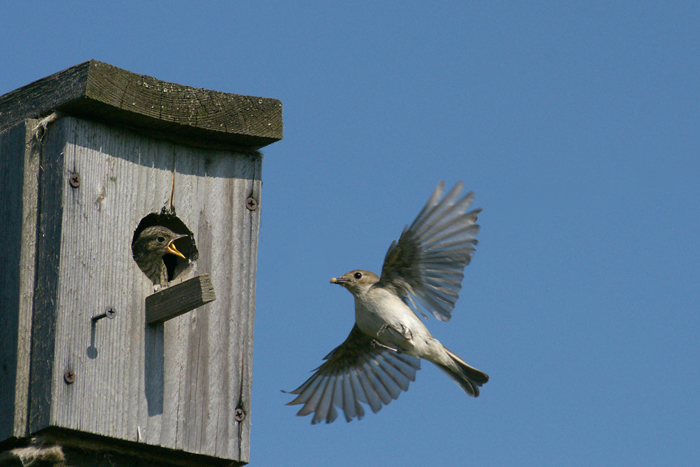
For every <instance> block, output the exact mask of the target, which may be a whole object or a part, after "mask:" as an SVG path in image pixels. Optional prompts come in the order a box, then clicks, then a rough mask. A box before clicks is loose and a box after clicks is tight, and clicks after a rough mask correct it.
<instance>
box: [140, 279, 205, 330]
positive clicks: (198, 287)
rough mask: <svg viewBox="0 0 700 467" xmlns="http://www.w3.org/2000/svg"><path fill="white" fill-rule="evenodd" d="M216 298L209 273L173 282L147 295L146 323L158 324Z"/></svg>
mask: <svg viewBox="0 0 700 467" xmlns="http://www.w3.org/2000/svg"><path fill="white" fill-rule="evenodd" d="M214 300H216V293H215V292H214V285H213V284H212V283H211V278H210V277H209V274H202V275H200V276H197V277H193V278H192V279H189V280H186V281H185V282H181V283H179V284H173V285H171V286H170V287H166V288H164V289H163V290H159V291H158V292H156V293H154V294H151V295H149V296H148V297H146V323H148V324H157V323H162V322H164V321H167V320H169V319H173V318H176V317H178V316H180V315H183V314H185V313H187V312H188V311H191V310H194V309H195V308H199V307H200V306H202V305H206V304H207V303H209V302H213V301H214Z"/></svg>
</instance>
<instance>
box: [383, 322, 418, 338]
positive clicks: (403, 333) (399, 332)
mask: <svg viewBox="0 0 700 467" xmlns="http://www.w3.org/2000/svg"><path fill="white" fill-rule="evenodd" d="M399 326H400V328H397V327H396V326H392V325H390V324H384V325H382V327H381V328H379V331H377V336H381V335H382V334H383V333H384V332H386V331H390V332H391V333H392V334H394V335H395V336H397V337H400V338H402V339H405V340H407V341H410V340H413V332H411V330H410V329H408V328H407V327H406V326H404V325H403V324H399Z"/></svg>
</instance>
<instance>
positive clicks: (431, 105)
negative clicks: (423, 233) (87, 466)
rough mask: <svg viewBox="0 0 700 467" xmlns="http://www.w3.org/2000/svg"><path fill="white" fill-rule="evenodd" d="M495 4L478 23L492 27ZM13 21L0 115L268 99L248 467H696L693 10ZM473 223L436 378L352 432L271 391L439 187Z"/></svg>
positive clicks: (699, 164)
mask: <svg viewBox="0 0 700 467" xmlns="http://www.w3.org/2000/svg"><path fill="white" fill-rule="evenodd" d="M483 3H487V5H482V4H483ZM99 5H101V4H98V3H96V2H55V3H54V2H44V1H39V2H34V3H32V4H31V5H30V4H29V3H26V2H13V3H8V4H7V5H5V6H4V7H3V14H2V15H1V16H0V41H1V43H2V44H3V46H2V47H0V63H2V67H1V68H0V93H2V94H4V93H6V92H8V91H11V90H13V89H15V88H18V87H20V86H23V85H25V84H28V83H30V82H32V81H34V80H36V79H38V78H42V77H44V76H47V75H49V74H52V73H54V72H57V71H59V70H62V69H65V68H67V67H70V66H72V65H75V64H78V63H80V62H83V61H85V60H88V59H91V58H94V59H98V60H102V61H105V62H107V63H110V64H113V65H116V66H119V67H122V68H125V69H127V70H130V71H133V72H136V73H141V74H147V75H150V76H154V77H156V78H159V79H162V80H166V81H172V82H176V83H180V84H185V85H190V86H195V87H203V88H208V89H214V90H217V91H223V92H230V93H238V94H249V95H256V96H264V97H274V98H277V99H280V100H281V101H282V103H283V105H284V139H283V140H282V141H281V142H278V143H276V144H274V145H272V146H269V147H267V148H266V149H265V150H264V153H265V162H264V165H263V181H264V188H263V198H262V209H263V211H262V212H263V222H262V236H261V240H262V241H261V244H260V250H259V258H258V289H257V311H256V324H255V348H254V380H253V408H252V414H251V416H252V424H253V425H252V430H253V431H252V446H251V464H250V465H254V466H266V465H285V466H294V465H303V466H305V467H310V466H317V465H318V466H328V465H338V466H351V465H405V466H409V465H443V466H462V465H500V466H522V465H543V466H547V465H615V466H637V465H678V466H681V465H696V463H697V461H698V459H699V458H700V403H699V402H698V392H699V391H698V388H699V387H700V345H699V343H698V337H699V336H700V314H699V311H700V281H699V280H698V278H699V274H698V269H699V268H698V266H700V261H699V259H698V258H699V255H700V246H699V245H698V231H699V230H700V189H699V188H698V186H699V185H700V157H699V154H698V151H699V149H700V131H698V129H699V124H700V59H699V58H698V57H700V50H699V49H700V28H699V27H698V25H699V24H700V6H698V4H697V3H695V2H644V1H642V2H602V1H595V2H541V1H536V2H518V3H515V2H512V3H511V2H479V3H476V2H433V3H430V2H398V1H391V2H381V3H380V2H354V3H345V4H335V3H331V2H266V1H256V2H249V1H241V2H197V4H196V7H193V6H192V5H193V4H192V3H191V2H178V1H173V2H120V3H119V4H117V3H116V2H114V3H110V4H109V5H107V4H105V5H104V6H99ZM441 179H444V180H445V181H446V182H447V184H448V185H452V184H454V183H455V182H456V181H458V180H464V182H465V183H466V186H467V187H468V189H471V190H474V191H475V192H476V201H475V205H476V206H478V207H481V208H483V209H484V212H483V213H482V214H481V215H480V216H479V222H480V224H481V226H482V228H481V232H480V234H479V240H480V243H479V247H478V250H477V252H476V254H475V256H474V259H473V261H472V264H471V265H470V266H469V267H468V268H467V270H466V273H465V280H464V286H463V289H462V293H461V298H460V300H459V301H458V303H457V307H456V309H455V311H454V313H453V319H452V321H450V322H449V323H442V322H438V321H437V320H435V319H430V320H429V322H428V323H427V325H428V327H429V328H430V329H431V331H432V332H433V333H434V335H435V336H436V337H438V338H439V339H440V340H441V341H442V342H443V343H445V344H446V345H447V346H448V347H450V348H451V349H452V350H454V351H455V352H456V353H458V354H460V355H461V356H463V357H464V358H465V360H466V361H467V362H469V363H470V364H473V365H474V366H476V367H477V368H479V369H482V370H484V371H486V372H487V373H489V375H490V376H491V381H490V382H489V383H488V384H487V385H485V386H484V387H483V388H482V395H481V397H479V398H478V399H472V398H469V397H467V396H465V394H464V393H462V391H461V390H460V389H459V387H457V386H456V385H455V384H454V383H453V382H452V381H450V380H449V379H448V378H447V377H446V376H445V375H444V374H442V373H441V372H440V371H439V370H437V369H436V368H434V367H432V366H431V365H429V364H428V363H424V365H423V369H422V370H421V371H420V372H419V373H418V377H417V380H416V382H415V383H413V384H412V385H411V388H410V390H409V391H408V392H406V393H404V394H402V395H401V397H400V398H399V400H397V401H394V402H392V403H391V404H390V405H389V406H387V407H385V408H384V409H383V410H382V411H381V412H380V413H378V414H371V413H370V414H368V415H367V416H366V417H365V419H364V420H362V421H360V422H357V421H355V422H352V423H345V422H344V421H343V420H342V417H341V418H340V419H339V420H338V421H336V422H335V423H333V424H332V425H317V426H311V425H310V424H309V422H310V417H306V418H299V417H296V416H295V413H296V408H294V407H285V405H284V404H285V403H286V402H288V401H289V400H290V399H291V398H290V396H289V395H286V394H283V393H282V392H280V390H281V389H287V390H291V389H294V388H295V387H297V386H298V385H299V384H300V383H301V382H303V381H304V380H305V379H306V378H307V377H308V376H309V375H310V373H309V370H311V369H313V368H315V367H316V366H318V365H319V364H320V362H321V358H322V357H323V356H324V355H326V354H327V353H328V351H330V350H331V349H332V348H333V347H335V346H336V345H338V344H339V343H340V342H342V340H343V339H344V338H345V337H346V335H347V333H348V332H349V330H350V328H351V326H352V323H353V319H354V315H353V302H352V297H351V295H350V294H348V293H347V292H346V291H344V290H342V289H341V288H339V287H336V286H332V285H331V284H329V282H328V280H329V279H330V278H331V277H333V276H337V275H340V274H343V273H345V272H347V271H348V270H351V269H355V268H363V269H370V270H374V271H375V272H379V271H380V269H381V262H382V259H383V257H384V254H385V252H386V249H387V248H388V246H389V244H390V243H391V241H392V240H394V239H396V238H398V236H399V234H400V233H401V230H402V229H403V227H404V225H405V224H408V223H410V222H411V221H412V220H413V218H414V217H415V215H416V214H417V213H418V211H419V210H420V208H421V207H422V206H423V204H424V203H425V201H426V200H427V198H428V196H429V195H430V193H431V192H432V190H433V188H434V187H435V185H436V183H437V182H438V180H441Z"/></svg>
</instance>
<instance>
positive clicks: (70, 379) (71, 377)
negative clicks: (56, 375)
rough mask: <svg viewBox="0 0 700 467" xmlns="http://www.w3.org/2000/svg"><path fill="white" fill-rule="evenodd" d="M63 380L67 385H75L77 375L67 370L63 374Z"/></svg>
mask: <svg viewBox="0 0 700 467" xmlns="http://www.w3.org/2000/svg"><path fill="white" fill-rule="evenodd" d="M63 379H64V381H65V382H66V384H73V383H74V382H75V373H73V371H72V370H67V371H66V372H65V373H63Z"/></svg>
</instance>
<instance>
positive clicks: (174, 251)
mask: <svg viewBox="0 0 700 467" xmlns="http://www.w3.org/2000/svg"><path fill="white" fill-rule="evenodd" d="M178 238H179V237H178ZM175 240H177V238H176V239H175ZM175 240H173V241H171V242H170V243H169V244H168V247H167V248H166V249H165V250H166V251H167V252H168V253H172V254H174V255H175V256H179V257H180V258H182V259H187V258H186V257H185V255H183V254H182V253H180V250H178V249H177V248H175V245H174V244H173V242H174V241H175Z"/></svg>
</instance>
